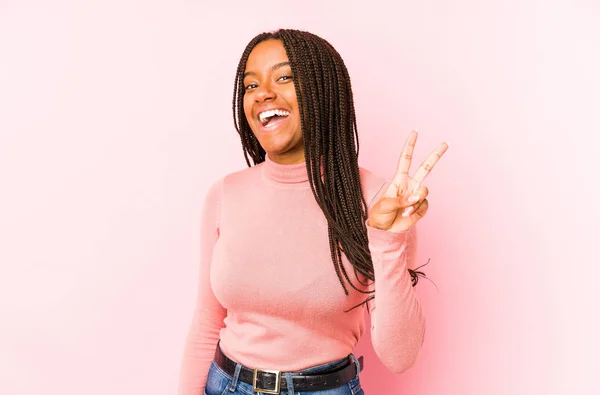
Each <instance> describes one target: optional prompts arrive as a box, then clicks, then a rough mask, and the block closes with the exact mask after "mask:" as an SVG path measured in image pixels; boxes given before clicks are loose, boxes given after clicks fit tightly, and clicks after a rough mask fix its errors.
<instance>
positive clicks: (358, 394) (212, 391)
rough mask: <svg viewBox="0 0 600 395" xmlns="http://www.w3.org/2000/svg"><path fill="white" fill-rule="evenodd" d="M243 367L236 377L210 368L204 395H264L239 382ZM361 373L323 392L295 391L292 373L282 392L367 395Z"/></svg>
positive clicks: (285, 394)
mask: <svg viewBox="0 0 600 395" xmlns="http://www.w3.org/2000/svg"><path fill="white" fill-rule="evenodd" d="M350 357H351V358H352V359H353V360H354V363H355V366H358V359H357V358H356V357H355V356H354V354H350ZM345 359H346V358H342V359H339V360H337V361H333V362H329V363H326V364H323V365H318V366H313V367H311V368H308V369H304V370H301V371H299V373H311V372H312V373H316V372H321V371H323V370H326V369H327V368H329V367H330V366H333V365H336V364H338V363H340V362H342V361H343V360H345ZM240 368H241V365H240V364H238V365H237V368H236V372H237V374H234V377H232V376H230V375H228V374H227V373H225V372H224V371H223V369H221V368H220V367H219V366H218V365H217V364H216V362H214V361H213V363H212V364H211V366H210V369H209V371H208V379H207V381H206V388H205V389H204V395H263V394H262V393H261V392H254V391H252V384H248V383H244V382H243V381H240V380H238V377H237V376H238V375H239V371H240ZM358 376H359V372H358V371H357V374H356V376H355V377H354V378H353V379H352V380H350V381H349V382H348V383H346V384H342V385H341V386H339V387H336V388H332V389H328V390H323V391H302V392H298V391H294V390H293V383H292V375H291V373H282V374H281V380H282V381H283V380H287V385H288V389H287V390H281V395H365V393H364V391H363V390H362V388H361V387H360V380H359V378H358Z"/></svg>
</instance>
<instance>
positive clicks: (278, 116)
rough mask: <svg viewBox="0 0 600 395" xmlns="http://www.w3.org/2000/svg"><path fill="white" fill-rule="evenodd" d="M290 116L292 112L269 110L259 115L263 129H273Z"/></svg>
mask: <svg viewBox="0 0 600 395" xmlns="http://www.w3.org/2000/svg"><path fill="white" fill-rule="evenodd" d="M289 116H290V112H289V111H286V110H282V109H276V110H268V111H263V112H261V113H260V114H258V122H260V124H261V125H262V126H263V127H273V126H275V125H277V124H279V123H281V122H282V121H284V120H285V119H286V118H287V117H289Z"/></svg>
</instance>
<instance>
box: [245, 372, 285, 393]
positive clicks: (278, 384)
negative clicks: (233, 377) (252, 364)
mask: <svg viewBox="0 0 600 395" xmlns="http://www.w3.org/2000/svg"><path fill="white" fill-rule="evenodd" d="M259 371H260V372H265V373H272V374H274V375H275V389H266V388H258V387H257V386H256V379H257V377H258V372H259ZM252 391H254V392H262V393H264V394H279V392H281V372H280V371H279V370H266V369H254V380H252Z"/></svg>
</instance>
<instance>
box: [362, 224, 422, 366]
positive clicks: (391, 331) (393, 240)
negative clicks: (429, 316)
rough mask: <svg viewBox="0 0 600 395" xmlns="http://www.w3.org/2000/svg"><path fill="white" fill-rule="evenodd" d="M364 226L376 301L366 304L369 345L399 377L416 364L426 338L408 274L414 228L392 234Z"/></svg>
mask: <svg viewBox="0 0 600 395" xmlns="http://www.w3.org/2000/svg"><path fill="white" fill-rule="evenodd" d="M366 225H367V236H368V239H369V250H370V251H371V256H372V259H373V269H374V273H375V282H374V289H375V297H374V299H372V300H371V301H369V304H368V307H369V312H370V313H371V341H372V343H373V348H374V350H375V353H376V354H377V356H378V357H379V359H380V360H381V362H382V363H383V364H384V365H385V366H386V367H387V368H388V369H389V370H390V371H392V372H394V373H402V372H404V371H406V370H407V369H409V368H410V367H412V366H413V365H414V363H415V362H416V360H417V356H418V354H419V350H420V349H421V345H422V344H423V339H424V335H425V318H424V315H423V311H422V309H421V305H420V304H419V301H418V300H417V295H416V292H415V290H414V288H413V286H412V283H411V277H410V274H409V273H408V270H407V269H408V268H409V267H411V266H413V265H414V256H415V252H416V227H415V226H413V227H412V229H410V230H408V231H406V232H399V233H395V232H391V231H387V230H381V229H377V228H373V227H371V226H369V223H368V221H367V223H366Z"/></svg>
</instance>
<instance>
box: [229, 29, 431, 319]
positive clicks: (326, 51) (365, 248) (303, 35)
mask: <svg viewBox="0 0 600 395" xmlns="http://www.w3.org/2000/svg"><path fill="white" fill-rule="evenodd" d="M268 39H277V40H280V41H281V42H282V43H283V46H284V48H285V51H286V53H287V55H288V58H289V61H290V66H291V69H292V74H293V75H294V78H293V82H294V87H295V90H296V96H297V100H298V109H299V112H300V124H301V129H302V137H303V141H304V157H305V162H306V167H307V173H308V180H309V183H310V186H311V190H312V192H313V195H314V197H315V200H316V202H317V204H318V205H319V207H320V208H321V210H322V211H323V214H324V215H325V217H326V219H327V228H328V238H329V248H330V253H331V259H332V262H333V265H334V269H335V272H336V274H337V276H338V279H339V281H340V283H341V285H342V288H343V289H344V292H345V294H346V295H349V292H348V289H347V288H346V284H345V282H344V279H345V280H346V282H347V283H348V284H350V286H351V287H352V288H353V289H355V290H356V291H358V292H361V293H367V294H371V293H374V291H363V290H361V289H359V288H357V287H356V286H355V285H354V284H353V283H352V281H351V280H350V278H349V276H348V273H347V272H346V269H345V267H344V265H343V264H342V253H344V254H345V256H346V258H347V259H348V261H349V262H350V263H351V264H352V266H353V268H354V273H355V275H356V277H357V278H359V282H360V283H361V284H362V285H364V286H367V285H369V284H368V283H362V281H360V277H359V276H358V275H357V273H360V274H361V275H362V276H364V277H365V278H366V279H367V280H370V281H375V274H374V269H373V261H372V258H371V253H370V251H369V241H368V238H367V228H366V224H365V223H366V220H367V216H368V206H367V202H366V201H365V198H364V195H363V190H362V185H361V180H360V173H359V166H358V151H359V140H358V130H357V123H356V116H355V112H354V101H353V97H352V87H351V84H350V76H349V74H348V70H347V68H346V66H345V64H344V61H343V60H342V58H341V56H340V55H339V53H338V52H337V51H336V50H335V48H334V47H333V46H332V45H331V44H330V43H328V42H327V41H326V40H324V39H322V38H320V37H318V36H316V35H314V34H312V33H308V32H303V31H298V30H289V29H281V30H278V31H276V32H273V33H262V34H259V35H258V36H256V37H255V38H254V39H252V41H250V43H249V44H248V45H247V46H246V49H245V50H244V52H243V54H242V57H241V59H240V62H239V64H238V68H237V74H236V78H235V85H234V92H233V103H232V105H233V117H234V125H235V128H236V130H237V131H238V133H239V135H240V138H241V142H242V146H243V149H244V156H245V159H246V163H247V164H248V166H251V164H250V159H252V161H253V162H254V165H256V164H258V163H261V162H264V160H265V150H264V149H263V148H262V147H261V146H260V144H259V142H258V140H257V139H256V137H255V136H254V133H252V130H251V128H250V125H249V124H248V121H247V119H246V116H245V114H244V107H243V100H244V92H245V90H244V85H243V75H244V72H245V68H246V62H247V60H248V57H249V55H250V52H251V51H252V50H253V49H254V47H255V46H256V45H257V44H258V43H260V42H262V41H265V40H268ZM321 166H323V170H324V174H323V177H321ZM408 271H409V273H410V275H411V277H412V284H413V286H414V285H416V284H417V282H418V277H417V275H423V273H422V272H418V271H413V270H411V269H408ZM373 298H374V296H373V295H371V296H369V297H368V298H367V299H366V300H365V301H363V302H362V303H360V304H359V305H357V306H354V307H352V308H351V309H350V310H352V309H354V308H356V307H359V306H361V305H363V304H366V303H367V302H368V301H369V300H371V299H373ZM350 310H348V311H350Z"/></svg>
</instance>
